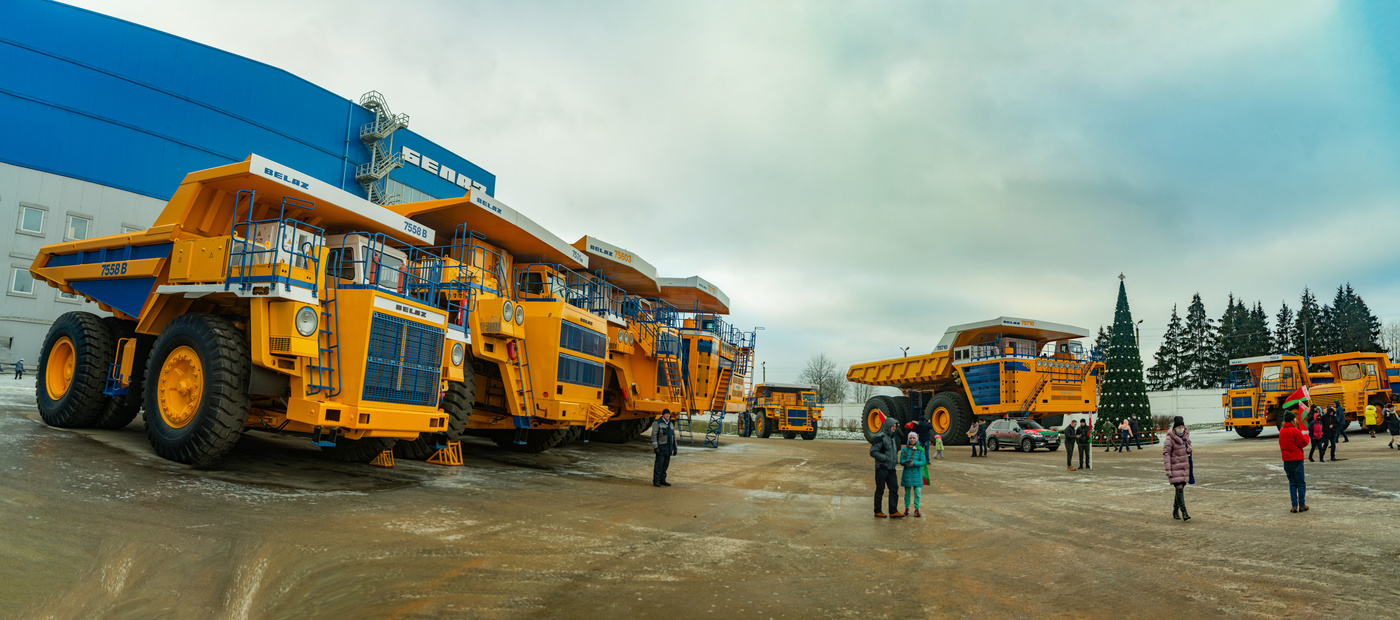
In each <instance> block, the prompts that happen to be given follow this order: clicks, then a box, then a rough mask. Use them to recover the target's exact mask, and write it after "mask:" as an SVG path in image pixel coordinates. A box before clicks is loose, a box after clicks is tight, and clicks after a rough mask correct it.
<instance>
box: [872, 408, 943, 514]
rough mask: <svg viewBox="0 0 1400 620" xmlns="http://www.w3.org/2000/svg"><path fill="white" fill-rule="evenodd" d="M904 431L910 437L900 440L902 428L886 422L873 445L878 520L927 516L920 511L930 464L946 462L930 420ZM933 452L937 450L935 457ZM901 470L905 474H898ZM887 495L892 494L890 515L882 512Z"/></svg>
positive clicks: (913, 424) (890, 421)
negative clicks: (901, 492) (901, 491)
mask: <svg viewBox="0 0 1400 620" xmlns="http://www.w3.org/2000/svg"><path fill="white" fill-rule="evenodd" d="M904 428H905V430H907V431H908V433H907V434H906V435H904V436H903V437H900V435H899V424H898V423H897V422H895V421H894V420H885V427H884V428H883V429H881V430H880V434H879V436H878V437H876V439H875V442H874V443H873V444H871V445H870V457H871V458H873V459H875V516H876V517H878V518H882V519H883V518H886V517H888V518H891V519H899V518H903V517H907V516H913V517H922V516H924V515H923V513H922V512H920V511H919V509H920V504H921V503H923V489H924V486H925V485H927V484H928V482H929V479H928V464H929V461H930V460H932V459H941V458H943V436H942V435H938V434H934V433H933V424H931V423H929V421H928V418H927V417H926V416H922V415H921V416H920V417H919V419H918V420H915V421H913V422H910V423H908V424H906V425H905V426H904ZM901 439H903V441H902V442H901V441H900V440H901ZM901 443H902V445H901ZM929 450H933V455H932V456H930V455H929ZM900 467H903V468H904V470H903V471H897V470H898V468H900ZM896 474H898V476H896ZM900 487H903V488H904V512H900V511H899V489H900ZM886 492H888V493H889V513H888V514H887V513H884V512H881V511H880V506H881V500H882V499H884V496H885V493H886ZM911 505H912V506H913V507H912V508H911V507H910V506H911Z"/></svg>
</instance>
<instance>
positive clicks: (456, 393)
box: [394, 353, 476, 461]
mask: <svg viewBox="0 0 1400 620" xmlns="http://www.w3.org/2000/svg"><path fill="white" fill-rule="evenodd" d="M468 355H471V354H470V353H468ZM467 367H468V368H470V367H471V366H470V365H468V366H467ZM474 400H476V375H474V374H471V373H467V380H466V381H465V382H463V383H457V382H455V381H453V382H450V383H448V384H447V391H446V392H443V394H442V402H441V403H440V405H441V407H442V410H443V412H444V413H446V414H447V430H446V431H444V432H443V434H445V435H447V440H448V441H457V440H459V439H461V438H462V431H463V430H466V428H467V422H468V421H470V420H471V416H472V401H474ZM436 435H437V433H419V434H418V437H416V438H414V439H408V440H404V439H400V440H399V441H398V442H396V443H395V444H394V456H397V457H399V458H401V459H410V460H419V461H421V460H424V459H427V458H429V457H431V456H432V455H433V454H436V453H437V441H438V438H437V437H436Z"/></svg>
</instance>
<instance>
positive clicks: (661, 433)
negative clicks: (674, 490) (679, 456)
mask: <svg viewBox="0 0 1400 620" xmlns="http://www.w3.org/2000/svg"><path fill="white" fill-rule="evenodd" d="M651 449H652V451H653V452H655V453H656V464H655V465H653V466H652V469H651V486H654V487H669V486H671V483H669V482H666V470H667V469H669V468H670V467H671V456H672V455H674V454H675V453H676V427H675V425H673V424H671V410H670V409H662V410H661V417H660V418H657V419H656V425H655V426H652V427H651Z"/></svg>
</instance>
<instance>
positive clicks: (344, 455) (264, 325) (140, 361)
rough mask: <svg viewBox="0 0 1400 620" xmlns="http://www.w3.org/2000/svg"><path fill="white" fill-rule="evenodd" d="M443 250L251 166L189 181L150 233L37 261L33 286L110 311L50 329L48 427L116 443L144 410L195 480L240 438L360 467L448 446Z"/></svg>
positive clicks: (457, 413)
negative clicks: (415, 442)
mask: <svg viewBox="0 0 1400 620" xmlns="http://www.w3.org/2000/svg"><path fill="white" fill-rule="evenodd" d="M434 242H435V235H434V233H433V231H432V230H429V229H427V228H425V227H423V226H421V225H419V224H417V223H415V222H413V221H411V220H409V219H408V218H405V217H403V216H401V215H399V214H396V213H394V212H392V211H389V210H387V209H384V208H383V207H380V206H377V205H374V204H371V203H369V202H367V201H364V200H362V199H359V198H357V197H355V196H352V195H350V194H348V193H346V192H344V191H341V190H340V189H338V188H335V187H331V186H329V185H326V184H324V183H321V182H319V181H317V180H315V179H313V178H311V177H309V176H306V175H303V174H300V173H298V172H296V171H294V170H291V169H288V168H286V167H285V166H281V165H279V164H277V163H275V162H272V161H270V160H267V159H265V158H262V157H259V156H257V155H252V156H250V157H249V158H248V159H247V160H245V161H243V162H239V163H236V164H230V165H227V166H221V167H218V168H213V169H210V170H204V171H201V172H195V173H191V174H189V175H188V176H186V177H185V179H184V181H183V182H182V183H181V184H180V186H179V188H178V189H177V190H176V192H175V195H174V197H172V198H171V199H170V201H169V203H168V204H167V205H166V207H165V209H164V210H163V211H162V212H161V214H160V216H159V217H157V219H156V221H155V223H154V224H153V225H152V226H151V227H150V228H149V229H147V230H144V231H140V232H132V233H124V234H120V235H109V236H106V237H98V238H93V239H85V240H81V241H72V242H67V243H60V244H53V245H49V246H45V247H44V248H43V249H42V250H41V252H40V254H39V256H38V257H37V258H36V259H35V260H34V264H33V266H32V267H31V272H32V273H33V274H34V277H35V278H38V279H40V280H43V281H45V282H48V283H49V284H50V285H51V286H55V287H58V288H60V289H62V290H63V291H64V292H68V293H74V294H78V295H82V296H83V297H85V298H87V299H89V300H92V301H94V302H96V303H97V304H98V305H99V307H101V308H102V309H103V310H106V311H109V312H111V313H112V314H113V316H112V317H109V318H106V319H100V318H98V317H96V316H94V315H91V314H88V313H83V312H70V313H68V314H65V315H63V316H61V317H59V318H58V320H56V321H55V322H54V324H53V326H52V327H51V328H50V330H49V333H48V337H47V338H46V339H45V343H44V347H43V351H42V355H41V359H40V363H39V369H38V373H37V374H38V377H37V389H36V391H37V399H38V405H39V412H40V414H41V415H42V417H43V419H44V421H45V422H47V423H49V424H51V425H54V426H63V427H83V426H94V425H96V426H104V427H110V428H117V427H121V426H124V425H125V424H127V423H128V422H130V421H131V420H132V419H133V418H134V417H135V415H136V414H137V412H138V411H139V410H141V409H142V408H144V409H145V412H146V414H145V421H146V434H147V436H148V437H149V439H150V442H151V444H152V446H153V447H154V448H155V451H156V453H157V454H159V455H160V456H162V457H164V458H167V459H171V460H174V461H178V462H182V463H189V464H191V465H196V466H208V465H212V464H214V463H216V462H218V461H219V460H220V459H221V458H222V457H223V456H224V455H225V454H226V453H227V452H228V451H229V450H230V449H231V448H232V447H233V445H234V444H235V442H237V440H238V439H239V437H240V436H241V435H242V433H243V431H244V430H245V428H246V429H260V430H267V431H275V432H283V433H297V434H302V435H307V436H310V437H311V438H312V440H313V441H314V442H315V443H316V445H319V446H320V447H322V448H323V449H324V450H325V451H326V452H328V453H329V454H331V455H332V456H334V457H336V458H339V459H343V460H349V461H360V462H367V461H369V460H371V459H372V458H374V457H375V456H376V455H378V454H379V453H380V452H382V451H383V450H385V449H386V448H388V447H390V446H391V445H392V444H393V443H394V442H395V440H397V439H408V440H412V439H415V438H417V437H418V436H419V435H420V434H422V433H433V434H437V433H443V434H445V435H448V436H455V435H456V434H457V433H460V431H461V425H462V423H463V422H464V421H465V420H466V413H467V412H468V411H469V407H470V398H469V396H468V393H469V391H470V390H469V388H468V386H467V385H465V384H464V382H463V381H464V371H463V366H462V364H463V361H464V357H465V356H464V351H463V347H462V346H461V344H462V343H463V341H464V340H465V338H464V337H462V336H460V335H456V336H454V335H451V334H450V333H449V330H448V329H447V325H446V323H447V320H446V319H447V315H446V313H445V312H444V311H443V308H442V307H441V297H442V295H443V293H442V291H443V280H444V277H443V275H444V274H443V261H442V258H441V256H440V255H439V254H438V253H435V252H433V251H430V250H429V248H430V247H431V246H433V245H434Z"/></svg>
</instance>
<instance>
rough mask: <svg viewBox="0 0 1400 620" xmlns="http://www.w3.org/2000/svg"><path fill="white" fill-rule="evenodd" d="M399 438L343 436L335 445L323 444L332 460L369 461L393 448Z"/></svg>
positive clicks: (344, 461) (323, 449) (322, 449)
mask: <svg viewBox="0 0 1400 620" xmlns="http://www.w3.org/2000/svg"><path fill="white" fill-rule="evenodd" d="M397 442H398V440H396V439H392V438H389V437H365V438H363V439H345V438H343V437H342V438H341V439H340V440H338V441H336V442H335V445H334V446H322V447H321V452H324V453H325V454H326V456H327V457H329V458H330V459H331V460H335V461H341V462H343V463H368V462H370V461H373V460H374V457H376V456H379V454H380V453H381V452H384V451H385V450H392V449H393V448H394V444H395V443H397Z"/></svg>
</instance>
